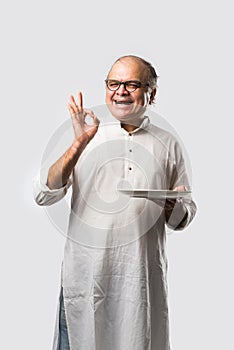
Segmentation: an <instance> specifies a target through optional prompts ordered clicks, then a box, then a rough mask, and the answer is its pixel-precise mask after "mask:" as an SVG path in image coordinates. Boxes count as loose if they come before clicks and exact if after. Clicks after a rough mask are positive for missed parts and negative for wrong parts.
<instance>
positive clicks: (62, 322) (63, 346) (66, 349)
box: [59, 290, 70, 350]
mask: <svg viewBox="0 0 234 350" xmlns="http://www.w3.org/2000/svg"><path fill="white" fill-rule="evenodd" d="M59 350H70V346H69V341H68V333H67V321H66V315H65V308H64V300H63V290H62V291H61V299H60V312H59Z"/></svg>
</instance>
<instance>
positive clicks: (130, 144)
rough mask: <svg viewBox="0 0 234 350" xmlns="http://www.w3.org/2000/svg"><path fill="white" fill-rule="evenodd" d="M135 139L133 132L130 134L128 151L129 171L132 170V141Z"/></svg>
mask: <svg viewBox="0 0 234 350" xmlns="http://www.w3.org/2000/svg"><path fill="white" fill-rule="evenodd" d="M132 141H133V135H132V133H129V134H128V151H129V157H128V158H129V164H128V171H129V172H131V171H132V146H133V145H132V143H133V142H132Z"/></svg>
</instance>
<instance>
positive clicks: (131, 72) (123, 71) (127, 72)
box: [108, 58, 148, 81]
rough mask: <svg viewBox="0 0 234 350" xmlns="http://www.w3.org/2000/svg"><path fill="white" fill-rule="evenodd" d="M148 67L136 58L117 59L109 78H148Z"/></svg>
mask: <svg viewBox="0 0 234 350" xmlns="http://www.w3.org/2000/svg"><path fill="white" fill-rule="evenodd" d="M147 74H148V71H147V68H146V67H145V65H144V64H143V63H142V62H140V61H138V60H135V59H132V58H125V59H121V60H119V61H117V62H116V63H114V65H113V66H112V68H111V70H110V72H109V75H108V78H109V79H117V80H123V81H124V80H140V81H142V80H144V79H146V78H147Z"/></svg>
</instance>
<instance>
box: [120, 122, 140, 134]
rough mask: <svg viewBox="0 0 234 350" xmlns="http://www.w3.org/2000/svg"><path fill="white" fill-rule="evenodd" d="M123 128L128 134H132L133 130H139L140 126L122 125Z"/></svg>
mask: <svg viewBox="0 0 234 350" xmlns="http://www.w3.org/2000/svg"><path fill="white" fill-rule="evenodd" d="M121 127H122V128H123V129H125V130H126V131H127V132H132V131H133V130H135V129H137V128H139V126H136V125H131V124H123V123H121Z"/></svg>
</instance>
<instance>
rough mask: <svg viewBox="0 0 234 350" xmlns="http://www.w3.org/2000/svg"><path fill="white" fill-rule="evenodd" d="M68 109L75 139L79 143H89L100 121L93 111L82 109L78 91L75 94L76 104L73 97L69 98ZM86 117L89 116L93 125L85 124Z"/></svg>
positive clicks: (81, 100) (81, 99)
mask: <svg viewBox="0 0 234 350" xmlns="http://www.w3.org/2000/svg"><path fill="white" fill-rule="evenodd" d="M68 109H69V113H70V116H71V118H72V126H73V130H74V134H75V139H76V140H77V141H79V142H81V143H83V142H84V143H89V141H90V140H91V139H92V138H93V137H94V135H95V134H96V132H97V130H98V126H99V123H100V121H99V119H98V118H97V117H96V116H95V114H94V113H93V111H91V110H89V109H86V108H83V98H82V93H81V92H80V91H79V92H78V94H77V102H76V100H75V98H74V96H72V95H71V96H70V101H69V103H68ZM87 116H90V117H91V118H92V119H93V124H91V125H90V124H87V122H86V121H85V119H86V117H87Z"/></svg>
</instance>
